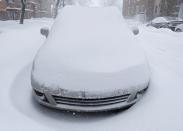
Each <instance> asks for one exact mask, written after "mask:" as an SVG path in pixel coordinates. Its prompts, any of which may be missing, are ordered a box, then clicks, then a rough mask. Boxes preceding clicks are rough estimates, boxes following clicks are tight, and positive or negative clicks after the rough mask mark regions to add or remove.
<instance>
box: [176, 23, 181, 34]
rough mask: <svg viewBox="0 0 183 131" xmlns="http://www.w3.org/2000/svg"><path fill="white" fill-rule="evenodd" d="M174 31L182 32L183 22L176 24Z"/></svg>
mask: <svg viewBox="0 0 183 131" xmlns="http://www.w3.org/2000/svg"><path fill="white" fill-rule="evenodd" d="M175 31H176V32H183V24H180V25H178V26H176V28H175Z"/></svg>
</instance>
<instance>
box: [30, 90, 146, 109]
mask: <svg viewBox="0 0 183 131" xmlns="http://www.w3.org/2000/svg"><path fill="white" fill-rule="evenodd" d="M146 89H147V88H145V89H143V90H141V91H138V92H136V93H135V94H124V95H121V96H116V97H108V98H101V99H99V98H96V99H81V98H80V99H79V98H76V99H74V98H68V97H63V96H55V95H52V94H50V92H48V91H45V92H39V91H37V90H35V89H34V91H33V93H34V97H35V98H36V100H37V101H38V102H39V103H40V104H42V105H44V106H47V107H51V108H55V109H61V110H68V111H77V112H101V111H109V110H116V109H122V108H126V107H129V106H131V105H133V104H135V103H136V102H137V101H138V100H139V99H140V98H141V96H142V95H143V94H144V93H145V91H146Z"/></svg>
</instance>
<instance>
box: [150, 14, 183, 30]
mask: <svg viewBox="0 0 183 131" xmlns="http://www.w3.org/2000/svg"><path fill="white" fill-rule="evenodd" d="M180 24H183V20H182V19H180V18H178V17H157V18H155V19H153V20H152V21H151V22H150V23H148V24H147V26H153V27H155V28H157V29H159V28H168V29H171V30H172V31H175V28H176V27H177V26H178V25H180Z"/></svg>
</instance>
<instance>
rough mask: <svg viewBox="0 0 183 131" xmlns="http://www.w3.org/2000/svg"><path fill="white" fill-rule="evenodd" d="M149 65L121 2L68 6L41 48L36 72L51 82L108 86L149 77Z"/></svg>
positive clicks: (70, 86) (37, 76) (94, 87)
mask: <svg viewBox="0 0 183 131" xmlns="http://www.w3.org/2000/svg"><path fill="white" fill-rule="evenodd" d="M147 68H148V67H147V63H146V59H145V57H144V54H143V51H142V50H141V49H140V48H139V46H138V45H137V43H136V39H135V37H134V35H133V33H132V31H131V30H130V29H129V28H128V27H127V25H126V24H125V22H124V20H123V18H122V15H121V12H119V10H118V9H117V8H114V7H104V8H88V7H72V6H69V7H66V8H65V9H63V10H62V12H61V14H59V16H58V18H57V19H56V21H55V23H54V25H53V28H52V30H51V32H50V35H49V37H48V39H47V41H46V43H45V45H44V46H43V47H42V48H41V49H40V51H39V53H38V55H37V57H36V59H35V62H34V68H33V69H34V70H33V74H32V76H33V77H34V79H36V80H37V81H38V82H40V84H41V85H45V86H48V87H64V88H67V89H72V90H84V91H85V90H92V91H93V90H95V91H98V90H103V91H105V90H112V89H111V88H116V89H119V88H120V89H121V88H128V87H129V86H131V87H133V86H134V85H138V84H144V83H146V82H147V81H148V79H149V74H148V71H147V70H148V69H147ZM98 87H101V89H99V88H98Z"/></svg>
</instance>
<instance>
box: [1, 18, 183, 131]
mask: <svg viewBox="0 0 183 131" xmlns="http://www.w3.org/2000/svg"><path fill="white" fill-rule="evenodd" d="M52 22H53V21H52V20H49V19H39V20H27V21H26V22H25V25H19V24H18V23H17V22H13V21H8V22H0V32H1V33H0V72H1V73H0V84H1V88H0V89H1V91H0V105H1V108H0V123H1V124H0V130H3V131H11V130H14V131H20V130H27V131H29V130H30V131H32V130H34V131H38V130H39V131H40V130H41V131H42V130H44V131H53V130H64V131H73V130H75V131H81V130H83V131H85V130H87V131H121V130H124V131H164V130H165V131H173V130H176V131H182V130H183V124H182V116H183V104H182V99H183V95H182V92H183V33H174V32H171V31H169V30H157V29H154V28H147V27H145V26H141V27H140V34H139V35H138V36H136V37H137V39H138V41H139V42H140V44H139V46H142V48H143V49H144V50H145V52H146V54H147V58H148V60H149V63H150V67H151V72H152V78H151V83H150V87H149V90H148V91H147V93H146V94H145V96H144V97H143V98H142V99H141V100H140V101H139V102H138V103H137V104H135V105H134V106H133V107H132V108H130V109H129V110H126V111H122V112H116V113H111V114H99V115H87V114H72V113H66V112H62V111H56V110H51V109H47V108H45V107H42V106H40V105H38V104H37V103H36V102H34V100H33V99H32V95H31V87H30V70H31V62H32V60H33V58H34V56H35V54H36V52H37V50H38V49H39V47H40V46H41V45H42V44H43V42H44V40H45V38H44V37H43V36H41V35H40V33H39V29H40V28H41V27H44V26H49V27H50V26H51V24H52ZM137 44H138V43H137Z"/></svg>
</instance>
